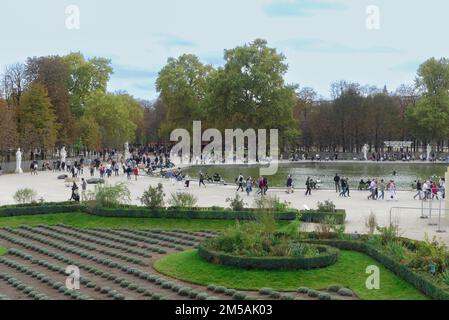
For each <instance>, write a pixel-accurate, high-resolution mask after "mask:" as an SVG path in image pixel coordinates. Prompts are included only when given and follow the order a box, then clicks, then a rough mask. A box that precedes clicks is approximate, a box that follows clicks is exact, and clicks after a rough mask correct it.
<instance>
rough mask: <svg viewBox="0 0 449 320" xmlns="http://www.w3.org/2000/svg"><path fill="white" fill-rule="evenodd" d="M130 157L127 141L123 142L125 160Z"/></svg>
mask: <svg viewBox="0 0 449 320" xmlns="http://www.w3.org/2000/svg"><path fill="white" fill-rule="evenodd" d="M129 159H131V153H130V152H129V143H128V142H125V161H127V160H129Z"/></svg>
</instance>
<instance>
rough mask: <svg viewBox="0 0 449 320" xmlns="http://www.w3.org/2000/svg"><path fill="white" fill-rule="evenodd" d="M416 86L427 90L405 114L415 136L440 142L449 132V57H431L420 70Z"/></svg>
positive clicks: (426, 140) (428, 140)
mask: <svg viewBox="0 0 449 320" xmlns="http://www.w3.org/2000/svg"><path fill="white" fill-rule="evenodd" d="M416 85H417V87H419V88H421V89H422V90H423V91H424V94H423V96H422V97H421V99H419V100H418V102H417V103H416V105H415V106H412V107H411V108H409V109H408V110H407V113H406V116H407V120H408V124H409V126H410V127H411V131H412V132H413V134H414V136H415V138H417V139H419V140H421V141H425V142H437V141H438V140H440V139H445V138H447V136H448V135H449V126H448V123H449V60H448V59H445V58H442V59H439V60H437V59H435V58H431V59H429V60H427V61H426V62H424V63H423V64H422V65H421V66H420V67H419V70H418V76H417V78H416Z"/></svg>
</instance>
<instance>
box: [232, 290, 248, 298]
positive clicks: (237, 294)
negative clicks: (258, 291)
mask: <svg viewBox="0 0 449 320" xmlns="http://www.w3.org/2000/svg"><path fill="white" fill-rule="evenodd" d="M232 297H233V298H234V299H235V300H245V298H246V293H244V292H240V291H237V292H236V293H234V295H233V296H232Z"/></svg>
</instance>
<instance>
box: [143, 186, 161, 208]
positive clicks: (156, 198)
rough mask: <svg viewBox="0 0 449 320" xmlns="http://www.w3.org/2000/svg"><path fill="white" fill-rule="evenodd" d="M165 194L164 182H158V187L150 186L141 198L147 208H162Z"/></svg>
mask: <svg viewBox="0 0 449 320" xmlns="http://www.w3.org/2000/svg"><path fill="white" fill-rule="evenodd" d="M164 196H165V193H164V191H163V186H162V183H158V185H157V187H156V188H153V187H152V186H149V187H148V189H147V190H145V191H144V193H143V195H142V197H140V198H139V200H140V202H141V203H142V205H144V206H145V207H147V208H162V207H164Z"/></svg>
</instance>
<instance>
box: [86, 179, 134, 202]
mask: <svg viewBox="0 0 449 320" xmlns="http://www.w3.org/2000/svg"><path fill="white" fill-rule="evenodd" d="M89 199H90V201H89V203H90V204H91V205H92V206H94V207H99V208H117V207H120V206H122V205H124V204H127V203H129V202H131V192H130V191H129V189H128V187H127V185H126V184H125V183H123V182H120V183H117V184H116V185H108V184H104V185H103V184H97V185H96V186H95V190H94V191H90V192H89Z"/></svg>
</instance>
